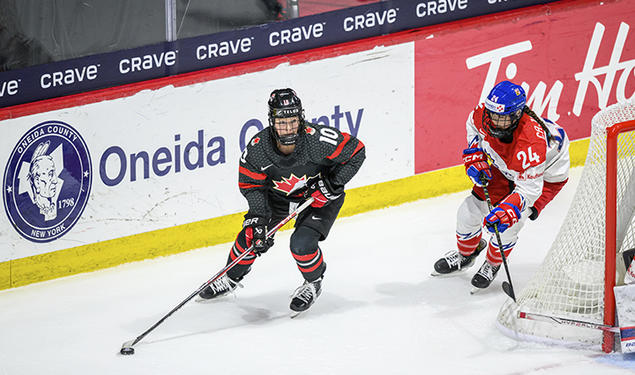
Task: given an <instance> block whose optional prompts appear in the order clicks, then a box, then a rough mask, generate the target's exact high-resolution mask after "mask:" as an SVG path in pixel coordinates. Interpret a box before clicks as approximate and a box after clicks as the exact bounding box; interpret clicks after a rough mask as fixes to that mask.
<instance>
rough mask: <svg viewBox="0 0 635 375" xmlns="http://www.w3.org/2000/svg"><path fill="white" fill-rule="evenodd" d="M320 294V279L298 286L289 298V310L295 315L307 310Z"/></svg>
mask: <svg viewBox="0 0 635 375" xmlns="http://www.w3.org/2000/svg"><path fill="white" fill-rule="evenodd" d="M321 293H322V278H321V277H320V278H319V279H317V280H315V281H312V282H308V281H306V280H305V281H304V284H302V285H300V286H299V287H298V288H297V289H296V290H295V292H293V295H292V296H291V305H289V308H290V309H291V310H293V311H295V312H297V313H300V312H302V311H305V310H307V309H308V308H309V307H311V305H313V303H314V302H315V300H316V299H317V298H318V297H319V296H320V294H321Z"/></svg>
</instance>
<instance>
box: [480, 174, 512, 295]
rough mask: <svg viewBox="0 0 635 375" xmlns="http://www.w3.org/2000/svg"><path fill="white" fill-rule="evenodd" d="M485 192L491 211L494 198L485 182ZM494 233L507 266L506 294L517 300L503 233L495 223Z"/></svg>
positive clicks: (504, 289)
mask: <svg viewBox="0 0 635 375" xmlns="http://www.w3.org/2000/svg"><path fill="white" fill-rule="evenodd" d="M483 192H485V200H486V201H487V207H488V208H489V210H490V212H492V210H493V209H494V208H493V207H492V200H491V199H490V198H489V191H487V185H486V184H483ZM494 233H495V234H496V240H497V241H498V251H500V253H501V258H502V259H503V266H505V273H506V274H507V281H503V291H504V292H505V294H507V295H508V296H510V297H511V299H513V300H514V302H516V295H515V294H514V287H513V286H512V277H511V276H510V275H509V267H508V266H507V258H506V257H505V252H504V251H503V241H501V235H500V233H499V232H498V225H497V224H494Z"/></svg>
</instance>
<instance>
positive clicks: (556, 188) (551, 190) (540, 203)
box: [534, 178, 569, 213]
mask: <svg viewBox="0 0 635 375" xmlns="http://www.w3.org/2000/svg"><path fill="white" fill-rule="evenodd" d="M567 181H569V179H568V178H567V179H566V180H564V181H562V182H545V183H544V184H543V185H542V194H541V195H540V197H539V198H538V199H537V200H536V201H535V202H534V208H535V209H536V210H538V213H540V211H542V209H543V208H545V206H546V205H547V204H548V203H549V202H551V200H552V199H553V198H554V197H555V196H556V194H558V193H559V192H560V190H562V187H563V186H564V184H566V183H567Z"/></svg>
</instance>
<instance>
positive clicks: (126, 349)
mask: <svg viewBox="0 0 635 375" xmlns="http://www.w3.org/2000/svg"><path fill="white" fill-rule="evenodd" d="M313 200H314V198H313V197H310V198H309V199H307V200H306V201H305V202H304V203H302V204H301V205H300V206H299V207H298V208H296V209H295V211H293V212H292V213H291V214H290V215H289V216H287V217H286V218H284V219H283V220H282V221H281V222H279V223H278V224H276V226H274V227H273V228H271V229H270V230H269V231H268V232H267V238H271V237H273V235H274V234H275V233H276V232H277V231H278V229H280V228H282V227H283V226H284V225H285V224H286V223H288V222H289V221H291V220H292V219H293V218H295V217H296V216H298V215H299V214H300V212H302V211H304V210H305V209H306V208H307V207H309V206H310V205H311V203H313ZM253 249H254V246H253V245H252V246H250V247H249V248H248V249H247V251H245V252H244V253H242V254H240V255H239V256H237V257H236V259H234V260H233V261H232V262H231V263H229V264H228V265H226V266H225V267H224V268H223V269H222V270H220V271H218V273H217V274H216V275H214V276H213V277H212V278H211V279H209V280H207V281H206V282H205V283H204V284H203V285H201V286H200V287H199V288H198V289H196V291H194V292H193V293H192V294H190V295H189V296H187V298H185V299H184V300H183V301H181V303H179V304H178V305H177V306H176V307H175V308H173V309H172V311H170V312H169V313H167V314H166V315H165V316H164V317H163V318H161V319H160V320H159V321H158V322H156V323H154V325H153V326H152V327H150V328H148V329H147V330H146V331H145V332H143V333H142V334H140V335H139V336H138V337H137V338H136V339H134V340H130V341H126V342H124V343H123V345H122V346H121V350H120V351H119V352H120V353H121V354H125V355H129V354H134V348H133V346H134V345H135V344H137V343H138V342H139V341H141V340H142V339H143V338H144V337H146V335H147V334H148V333H150V332H152V331H153V330H154V329H155V328H157V327H158V326H159V325H160V324H161V323H163V321H165V320H166V319H167V318H168V317H169V316H170V315H172V314H173V313H174V312H176V311H177V310H178V309H180V308H181V307H183V305H185V304H186V303H187V302H189V301H190V300H191V299H192V298H194V297H195V296H196V295H198V294H199V293H200V292H202V291H203V289H205V288H206V287H207V286H208V285H210V284H211V283H213V282H214V281H216V280H218V279H219V278H220V277H221V276H223V275H224V274H226V273H227V271H229V270H230V269H232V268H233V267H234V266H235V265H236V264H238V262H240V261H241V260H242V259H243V258H245V257H246V256H247V255H249V254H251V253H252V252H253Z"/></svg>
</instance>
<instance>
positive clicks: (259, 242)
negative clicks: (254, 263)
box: [243, 217, 273, 256]
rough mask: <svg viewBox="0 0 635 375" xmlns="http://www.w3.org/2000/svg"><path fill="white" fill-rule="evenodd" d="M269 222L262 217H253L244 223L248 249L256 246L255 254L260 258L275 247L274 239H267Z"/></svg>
mask: <svg viewBox="0 0 635 375" xmlns="http://www.w3.org/2000/svg"><path fill="white" fill-rule="evenodd" d="M266 222H267V221H266V220H265V219H264V218H262V217H253V218H250V219H246V220H245V221H244V222H243V228H244V229H245V242H247V248H250V247H251V245H253V246H254V254H256V255H257V256H260V255H261V254H264V253H266V252H267V250H269V248H270V247H271V246H273V238H267V225H266V224H265V223H266Z"/></svg>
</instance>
